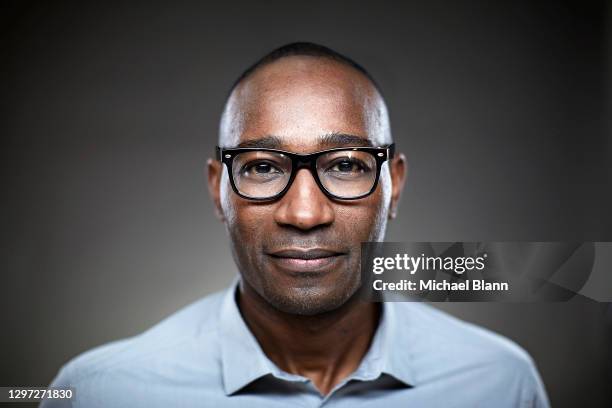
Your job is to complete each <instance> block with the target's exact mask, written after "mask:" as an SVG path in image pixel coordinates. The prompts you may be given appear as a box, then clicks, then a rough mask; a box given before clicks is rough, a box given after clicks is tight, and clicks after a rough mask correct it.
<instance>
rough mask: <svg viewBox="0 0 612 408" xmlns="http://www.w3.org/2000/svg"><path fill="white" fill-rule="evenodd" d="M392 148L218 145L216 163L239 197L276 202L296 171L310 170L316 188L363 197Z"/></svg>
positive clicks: (330, 193) (344, 197)
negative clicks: (315, 149) (224, 169)
mask: <svg viewBox="0 0 612 408" xmlns="http://www.w3.org/2000/svg"><path fill="white" fill-rule="evenodd" d="M394 149H395V145H394V144H390V145H388V146H382V147H340V148H335V149H329V150H323V151H319V152H315V153H310V154H298V153H292V152H286V151H283V150H276V149H260V148H251V147H245V148H235V149H225V148H221V147H219V146H217V151H216V153H217V160H220V161H221V162H223V163H225V165H226V166H227V170H228V172H229V176H230V177H229V179H230V184H231V186H232V189H233V190H234V192H235V193H236V194H238V195H239V196H240V197H242V198H245V199H249V200H257V201H266V200H276V199H278V198H280V197H282V196H283V194H285V193H286V192H287V191H288V190H289V188H290V187H291V184H292V183H293V180H294V179H295V175H296V174H297V171H298V170H299V169H301V168H306V169H308V170H310V173H311V174H312V176H313V178H314V179H315V181H316V183H317V185H318V186H319V188H320V189H321V190H322V191H323V193H325V194H326V195H327V196H328V197H330V198H333V199H338V200H357V199H359V198H364V197H366V196H368V195H370V194H372V192H374V190H375V189H376V185H377V184H378V178H379V176H380V168H381V166H382V164H383V163H384V162H385V161H386V160H390V159H392V158H393V153H394Z"/></svg>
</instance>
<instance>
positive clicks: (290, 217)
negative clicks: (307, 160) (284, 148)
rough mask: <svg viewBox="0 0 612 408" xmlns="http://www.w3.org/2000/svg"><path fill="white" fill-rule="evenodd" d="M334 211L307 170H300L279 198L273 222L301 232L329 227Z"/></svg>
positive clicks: (332, 220)
mask: <svg viewBox="0 0 612 408" xmlns="http://www.w3.org/2000/svg"><path fill="white" fill-rule="evenodd" d="M334 217H335V214H334V209H333V207H332V205H331V202H330V201H329V199H328V198H327V196H326V195H325V194H324V193H323V192H322V191H321V189H320V188H319V186H318V185H317V183H316V181H315V179H314V178H313V176H312V174H310V171H309V170H308V169H300V170H298V172H297V174H296V175H295V179H294V180H293V184H292V185H291V187H290V188H289V191H287V193H286V194H285V195H284V196H283V197H282V198H281V200H280V202H279V207H278V208H277V210H276V211H275V213H274V220H275V221H276V223H277V224H279V225H282V226H291V227H295V228H298V229H300V230H303V231H308V230H311V229H313V228H316V227H321V226H326V225H330V224H331V223H333V222H334Z"/></svg>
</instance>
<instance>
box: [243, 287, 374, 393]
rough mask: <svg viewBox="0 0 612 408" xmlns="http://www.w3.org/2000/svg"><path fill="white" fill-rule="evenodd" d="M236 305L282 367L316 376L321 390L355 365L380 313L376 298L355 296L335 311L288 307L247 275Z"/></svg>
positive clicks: (369, 341)
mask: <svg viewBox="0 0 612 408" xmlns="http://www.w3.org/2000/svg"><path fill="white" fill-rule="evenodd" d="M238 305H239V308H240V311H241V313H242V316H243V318H244V320H245V321H246V323H247V325H248V326H249V328H250V329H251V332H252V333H253V335H254V336H255V338H256V339H257V341H258V342H259V344H260V346H261V348H262V350H263V351H264V353H265V354H266V355H267V356H268V358H269V359H270V360H272V361H273V362H274V363H275V364H276V365H277V366H278V367H279V368H281V369H282V370H284V371H286V372H288V373H292V374H298V375H301V376H304V377H306V378H309V379H310V380H312V382H313V383H314V385H315V386H316V387H317V389H318V390H319V392H320V393H321V394H323V395H326V394H328V393H329V392H330V391H331V390H332V389H333V387H334V386H335V385H336V384H338V383H339V382H341V381H342V380H343V379H344V378H346V377H347V376H348V375H350V374H351V373H352V372H353V371H355V370H356V369H357V367H358V366H359V363H360V362H361V360H362V358H363V356H364V355H365V354H366V352H367V351H368V349H369V347H370V343H371V341H372V337H373V336H374V333H375V331H376V327H377V326H378V321H379V317H380V307H379V305H378V304H376V303H368V302H364V301H361V300H360V299H358V298H357V296H353V297H352V298H351V299H349V300H348V301H347V302H345V303H344V304H343V305H342V306H341V307H339V308H337V309H335V310H333V311H330V312H326V313H322V314H318V315H314V316H303V315H295V314H289V313H285V312H282V311H280V310H278V309H276V308H274V307H273V306H272V305H270V303H268V302H267V301H266V300H265V299H263V298H262V297H261V296H259V294H258V293H257V292H256V291H255V290H254V289H253V288H252V287H251V286H250V285H248V284H247V283H246V282H245V281H244V280H242V281H241V284H240V291H239V296H238Z"/></svg>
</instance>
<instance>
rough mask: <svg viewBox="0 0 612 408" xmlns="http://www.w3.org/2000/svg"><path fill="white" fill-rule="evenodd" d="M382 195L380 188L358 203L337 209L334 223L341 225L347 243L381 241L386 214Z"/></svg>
mask: <svg viewBox="0 0 612 408" xmlns="http://www.w3.org/2000/svg"><path fill="white" fill-rule="evenodd" d="M383 193H384V191H383V190H382V189H381V188H377V189H376V191H375V192H374V193H372V195H370V196H368V197H367V198H365V199H364V200H360V201H359V203H353V204H349V205H345V206H340V207H339V208H337V211H336V223H337V224H341V225H342V229H343V230H344V234H343V235H344V236H345V237H346V238H347V240H348V241H352V242H353V243H355V245H357V244H360V243H361V242H366V241H379V240H382V238H383V236H384V232H385V227H386V214H387V210H386V208H387V206H386V205H385V200H383Z"/></svg>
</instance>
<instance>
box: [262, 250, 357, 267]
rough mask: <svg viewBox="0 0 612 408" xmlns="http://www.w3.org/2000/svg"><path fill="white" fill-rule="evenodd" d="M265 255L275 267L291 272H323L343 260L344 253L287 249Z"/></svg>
mask: <svg viewBox="0 0 612 408" xmlns="http://www.w3.org/2000/svg"><path fill="white" fill-rule="evenodd" d="M267 255H268V256H269V257H270V259H271V260H272V261H273V262H274V263H275V264H276V265H277V266H279V267H281V268H282V269H286V270H288V271H291V272H323V271H326V270H329V269H330V268H331V267H333V266H334V264H335V263H336V262H338V261H340V260H341V259H343V258H344V256H345V255H346V252H339V251H334V250H329V249H324V248H311V249H299V248H288V249H282V250H279V251H273V252H268V253H267Z"/></svg>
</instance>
